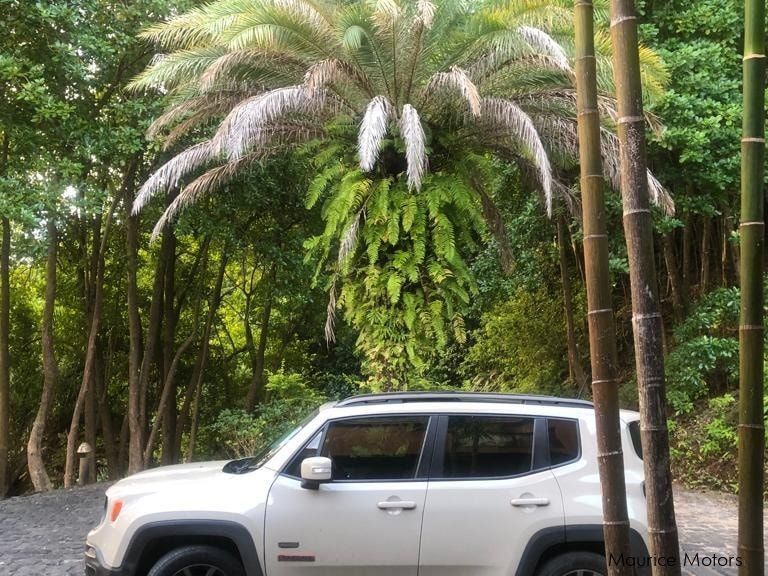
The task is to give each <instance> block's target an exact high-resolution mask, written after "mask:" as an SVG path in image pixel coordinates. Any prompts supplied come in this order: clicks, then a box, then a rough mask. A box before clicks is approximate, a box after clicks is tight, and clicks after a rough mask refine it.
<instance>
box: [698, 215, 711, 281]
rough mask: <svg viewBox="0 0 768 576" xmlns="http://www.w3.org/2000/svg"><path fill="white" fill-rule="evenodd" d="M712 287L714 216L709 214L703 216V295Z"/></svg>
mask: <svg viewBox="0 0 768 576" xmlns="http://www.w3.org/2000/svg"><path fill="white" fill-rule="evenodd" d="M711 289H712V217H711V216H710V215H709V214H702V216H701V284H700V285H699V291H700V293H701V295H704V294H706V293H708V292H709V291H710V290H711Z"/></svg>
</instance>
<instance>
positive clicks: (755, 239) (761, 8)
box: [738, 0, 765, 576]
mask: <svg viewBox="0 0 768 576" xmlns="http://www.w3.org/2000/svg"><path fill="white" fill-rule="evenodd" d="M744 28H745V33H744V119H743V137H742V140H741V317H740V321H739V548H738V553H739V556H741V559H742V564H741V566H739V574H740V575H741V576H762V574H764V572H765V567H764V564H763V562H764V556H765V552H764V542H763V474H764V470H763V458H764V451H765V429H764V425H763V252H764V249H763V240H764V233H765V221H764V213H763V201H764V199H763V178H764V174H765V166H764V162H765V116H764V114H765V111H764V107H765V100H764V98H765V2H764V0H746V2H745V3H744Z"/></svg>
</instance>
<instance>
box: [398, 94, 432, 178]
mask: <svg viewBox="0 0 768 576" xmlns="http://www.w3.org/2000/svg"><path fill="white" fill-rule="evenodd" d="M400 135H401V136H402V138H403V141H404V142H405V159H406V162H407V163H408V168H407V175H408V188H409V189H411V190H419V189H421V179H422V177H423V176H424V173H425V172H426V171H427V150H426V143H425V141H426V135H425V134H424V127H423V126H422V125H421V119H420V118H419V113H418V112H417V111H416V109H415V108H414V107H413V106H411V105H410V104H406V105H405V106H403V113H402V115H401V116H400Z"/></svg>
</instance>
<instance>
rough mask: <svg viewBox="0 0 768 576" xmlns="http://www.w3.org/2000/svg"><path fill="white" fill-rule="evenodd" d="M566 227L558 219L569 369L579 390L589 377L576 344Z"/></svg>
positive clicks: (563, 220) (558, 241)
mask: <svg viewBox="0 0 768 576" xmlns="http://www.w3.org/2000/svg"><path fill="white" fill-rule="evenodd" d="M566 236H567V231H566V225H565V218H564V217H563V216H560V217H558V219H557V249H558V252H559V255H560V281H561V283H562V286H563V307H564V309H565V328H566V336H567V342H568V368H569V371H570V373H571V379H572V380H573V383H574V384H576V386H577V387H578V389H579V390H581V389H583V387H584V386H585V385H586V383H587V375H586V374H585V373H584V368H583V367H582V365H581V360H579V348H578V345H577V344H576V323H575V321H574V319H573V290H572V288H571V276H570V274H569V272H568V251H567V250H566V248H565V243H566Z"/></svg>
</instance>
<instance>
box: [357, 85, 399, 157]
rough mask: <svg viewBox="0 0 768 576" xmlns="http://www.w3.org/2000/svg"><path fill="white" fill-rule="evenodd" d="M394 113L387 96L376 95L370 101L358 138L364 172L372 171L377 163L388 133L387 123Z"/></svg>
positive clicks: (358, 151)
mask: <svg viewBox="0 0 768 576" xmlns="http://www.w3.org/2000/svg"><path fill="white" fill-rule="evenodd" d="M393 114H394V109H393V108H392V104H391V103H390V102H389V100H388V99H387V97H386V96H376V97H375V98H374V99H373V100H371V101H370V102H369V103H368V106H367V107H366V109H365V114H364V115H363V120H362V122H360V132H359V134H358V138H357V153H358V156H359V157H360V168H361V169H362V170H363V171H364V172H370V171H371V170H373V167H374V166H375V165H376V160H377V159H378V158H379V148H380V146H381V142H382V140H384V136H386V135H387V125H388V124H389V120H390V118H392V116H393Z"/></svg>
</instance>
